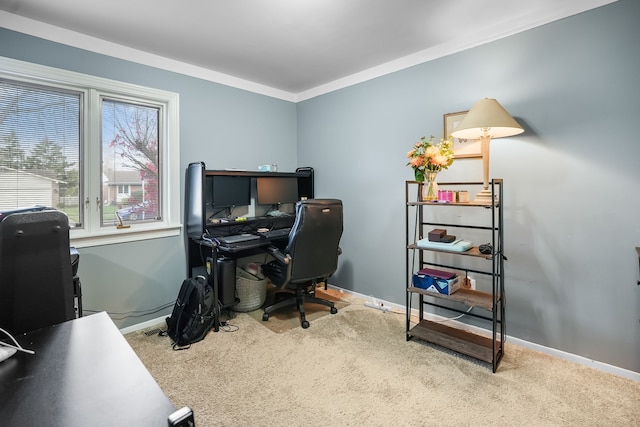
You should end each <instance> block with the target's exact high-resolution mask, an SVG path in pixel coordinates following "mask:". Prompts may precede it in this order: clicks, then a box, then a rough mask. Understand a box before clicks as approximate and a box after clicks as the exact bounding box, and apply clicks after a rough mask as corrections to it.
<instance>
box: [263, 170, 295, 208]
mask: <svg viewBox="0 0 640 427" xmlns="http://www.w3.org/2000/svg"><path fill="white" fill-rule="evenodd" d="M256 199H257V200H256V201H257V203H258V204H259V205H281V204H283V203H296V202H297V201H298V178H290V177H268V178H267V177H261V178H257V180H256Z"/></svg>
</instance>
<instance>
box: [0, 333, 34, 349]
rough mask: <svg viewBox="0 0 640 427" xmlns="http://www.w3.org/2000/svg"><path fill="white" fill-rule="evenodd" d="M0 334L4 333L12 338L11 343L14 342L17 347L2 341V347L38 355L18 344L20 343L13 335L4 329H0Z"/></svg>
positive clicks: (0, 342) (0, 343)
mask: <svg viewBox="0 0 640 427" xmlns="http://www.w3.org/2000/svg"><path fill="white" fill-rule="evenodd" d="M0 332H3V333H4V334H6V335H7V336H8V337H9V338H11V341H13V343H14V344H15V345H11V344H7V343H6V342H2V341H0V345H2V346H5V347H9V348H13V349H15V350H18V351H22V352H24V353H28V354H36V352H35V351H33V350H28V349H26V348H23V347H22V346H21V345H20V344H18V341H16V339H15V338H14V337H13V335H11V334H10V333H9V332H7V331H5V330H4V329H2V328H0Z"/></svg>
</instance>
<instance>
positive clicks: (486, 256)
mask: <svg viewBox="0 0 640 427" xmlns="http://www.w3.org/2000/svg"><path fill="white" fill-rule="evenodd" d="M407 249H418V250H421V251H431V252H442V253H445V254H454V255H466V256H474V257H478V258H484V259H489V260H490V259H491V258H492V257H493V255H492V254H483V253H481V252H480V249H478V246H472V247H471V249H469V250H468V251H464V252H456V251H446V250H442V249H431V248H421V247H419V246H418V245H416V244H415V243H410V244H409V245H407Z"/></svg>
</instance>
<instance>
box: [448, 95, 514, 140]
mask: <svg viewBox="0 0 640 427" xmlns="http://www.w3.org/2000/svg"><path fill="white" fill-rule="evenodd" d="M485 131H486V134H485ZM522 132H524V129H523V128H522V126H520V124H519V123H518V122H517V121H516V120H515V119H514V118H513V117H511V115H510V114H509V113H508V112H507V110H505V109H504V108H503V107H502V105H500V103H499V102H498V101H496V100H495V99H491V98H485V99H483V100H481V101H478V102H476V103H475V105H474V106H473V107H471V110H469V112H468V113H467V114H466V115H465V116H464V119H462V121H461V122H460V124H459V125H458V127H457V128H456V130H455V131H453V132H451V136H453V137H454V138H460V139H480V137H481V136H484V135H487V134H488V135H489V136H491V138H502V137H505V136H513V135H518V134H520V133H522Z"/></svg>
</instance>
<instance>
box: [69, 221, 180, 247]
mask: <svg viewBox="0 0 640 427" xmlns="http://www.w3.org/2000/svg"><path fill="white" fill-rule="evenodd" d="M181 231H182V225H180V224H178V225H163V226H158V225H151V226H144V225H140V226H135V227H131V228H123V229H119V230H117V229H115V227H114V228H109V229H106V230H102V231H100V232H98V233H92V234H91V235H86V236H85V235H80V236H74V235H73V231H71V246H73V247H75V248H87V247H91V246H104V245H113V244H118V243H129V242H138V241H141V240H149V239H159V238H162V237H174V236H179V235H180V232H181Z"/></svg>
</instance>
